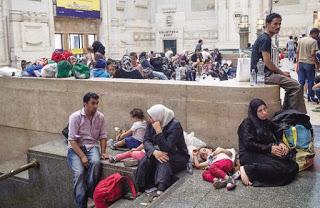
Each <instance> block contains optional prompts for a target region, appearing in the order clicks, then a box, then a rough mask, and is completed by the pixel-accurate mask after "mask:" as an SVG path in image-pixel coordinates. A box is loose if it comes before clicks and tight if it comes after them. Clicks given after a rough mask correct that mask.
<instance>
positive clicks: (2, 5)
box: [0, 0, 10, 66]
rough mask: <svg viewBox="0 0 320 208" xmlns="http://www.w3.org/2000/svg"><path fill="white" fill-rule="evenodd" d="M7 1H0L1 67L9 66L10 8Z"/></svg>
mask: <svg viewBox="0 0 320 208" xmlns="http://www.w3.org/2000/svg"><path fill="white" fill-rule="evenodd" d="M6 2H7V1H6V0H0V49H1V52H0V66H8V65H9V63H10V60H9V51H8V30H7V29H8V28H7V26H8V15H7V12H8V8H7V5H6Z"/></svg>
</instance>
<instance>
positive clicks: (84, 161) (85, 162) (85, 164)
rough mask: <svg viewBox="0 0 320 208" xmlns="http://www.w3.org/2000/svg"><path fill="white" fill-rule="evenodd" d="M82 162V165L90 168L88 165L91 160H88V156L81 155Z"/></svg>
mask: <svg viewBox="0 0 320 208" xmlns="http://www.w3.org/2000/svg"><path fill="white" fill-rule="evenodd" d="M81 162H82V165H83V166H84V167H85V168H88V166H89V160H88V158H87V156H82V157H81Z"/></svg>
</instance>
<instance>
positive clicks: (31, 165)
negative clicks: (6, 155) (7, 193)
mask: <svg viewBox="0 0 320 208" xmlns="http://www.w3.org/2000/svg"><path fill="white" fill-rule="evenodd" d="M39 166H40V165H39V163H38V162H37V161H36V160H33V161H31V162H30V163H28V164H25V165H22V166H21V167H19V168H17V169H13V170H11V171H10V172H8V173H4V174H2V175H0V181H2V180H5V179H7V178H10V177H12V176H15V175H17V174H18V173H21V172H23V171H26V170H29V169H31V168H39Z"/></svg>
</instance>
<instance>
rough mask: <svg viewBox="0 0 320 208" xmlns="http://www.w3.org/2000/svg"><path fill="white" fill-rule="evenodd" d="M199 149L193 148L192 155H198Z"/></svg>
mask: <svg viewBox="0 0 320 208" xmlns="http://www.w3.org/2000/svg"><path fill="white" fill-rule="evenodd" d="M198 153H199V151H198V150H197V149H194V150H192V155H193V156H194V157H196V156H198Z"/></svg>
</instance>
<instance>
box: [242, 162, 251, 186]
mask: <svg viewBox="0 0 320 208" xmlns="http://www.w3.org/2000/svg"><path fill="white" fill-rule="evenodd" d="M240 175H241V180H242V183H243V184H244V185H246V186H251V185H252V183H251V182H250V180H249V177H248V175H247V173H246V171H245V170H244V167H243V166H241V167H240Z"/></svg>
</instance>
